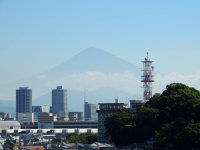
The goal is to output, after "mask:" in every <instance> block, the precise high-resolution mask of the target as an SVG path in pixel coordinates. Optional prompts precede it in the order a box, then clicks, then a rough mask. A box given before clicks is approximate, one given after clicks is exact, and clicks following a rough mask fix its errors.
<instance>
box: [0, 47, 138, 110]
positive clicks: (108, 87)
mask: <svg viewBox="0 0 200 150" xmlns="http://www.w3.org/2000/svg"><path fill="white" fill-rule="evenodd" d="M140 73H141V68H139V67H137V66H135V65H133V64H131V63H129V62H127V61H125V60H123V59H121V58H119V57H117V56H114V55H112V54H110V53H108V52H106V51H104V50H102V49H99V48H88V49H85V50H83V51H82V52H80V53H79V54H77V55H75V56H74V57H72V58H71V59H69V60H67V61H66V62H64V63H62V64H60V65H58V66H56V67H54V68H52V69H49V70H48V71H45V72H42V73H41V74H38V75H35V76H32V77H30V78H26V79H23V80H20V81H17V82H14V83H11V84H8V85H7V86H0V95H1V94H2V95H3V93H9V92H10V89H12V91H13V92H12V93H13V94H14V93H15V91H14V90H15V89H18V87H23V86H28V87H29V88H31V89H32V91H33V92H32V93H33V104H34V105H44V104H45V105H47V104H48V105H51V90H52V89H55V88H56V87H57V86H58V85H62V86H63V88H65V89H69V97H68V98H69V107H70V108H69V110H75V111H78V110H82V109H83V91H84V89H86V90H88V92H87V96H88V99H87V100H88V101H89V102H91V103H99V102H112V101H114V99H115V98H116V97H119V99H121V100H127V101H128V99H133V98H137V99H138V98H139V97H140V96H139V94H138V88H140V87H141V85H140V80H139V79H140ZM127 89H129V90H128V91H129V92H127ZM6 90H7V91H6ZM10 93H11V92H10ZM45 93H48V94H45ZM13 97H15V95H13V96H12V99H13ZM2 99H3V98H2ZM127 101H126V102H127Z"/></svg>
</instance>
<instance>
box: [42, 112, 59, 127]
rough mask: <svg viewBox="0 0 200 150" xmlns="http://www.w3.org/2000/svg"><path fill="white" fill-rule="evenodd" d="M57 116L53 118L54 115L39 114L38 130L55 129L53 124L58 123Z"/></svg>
mask: <svg viewBox="0 0 200 150" xmlns="http://www.w3.org/2000/svg"><path fill="white" fill-rule="evenodd" d="M56 120H57V118H56V116H53V114H52V113H45V112H42V113H39V114H38V128H40V129H48V128H53V127H54V126H53V122H54V121H56Z"/></svg>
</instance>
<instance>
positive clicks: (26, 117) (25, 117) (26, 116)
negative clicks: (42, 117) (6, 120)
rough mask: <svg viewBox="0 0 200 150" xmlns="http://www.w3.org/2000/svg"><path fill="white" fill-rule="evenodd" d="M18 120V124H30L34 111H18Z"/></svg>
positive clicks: (32, 120)
mask: <svg viewBox="0 0 200 150" xmlns="http://www.w3.org/2000/svg"><path fill="white" fill-rule="evenodd" d="M18 121H19V123H20V124H24V123H27V124H30V123H33V122H34V113H31V112H27V113H18Z"/></svg>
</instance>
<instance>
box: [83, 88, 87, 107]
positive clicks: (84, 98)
mask: <svg viewBox="0 0 200 150" xmlns="http://www.w3.org/2000/svg"><path fill="white" fill-rule="evenodd" d="M83 100H84V104H85V102H86V96H85V89H84V97H83Z"/></svg>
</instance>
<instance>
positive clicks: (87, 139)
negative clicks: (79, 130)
mask: <svg viewBox="0 0 200 150" xmlns="http://www.w3.org/2000/svg"><path fill="white" fill-rule="evenodd" d="M67 139H68V141H69V143H82V144H92V143H94V142H97V135H95V134H90V133H86V134H79V135H78V134H71V135H69V137H67Z"/></svg>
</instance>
